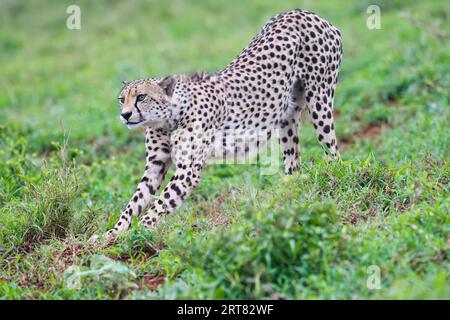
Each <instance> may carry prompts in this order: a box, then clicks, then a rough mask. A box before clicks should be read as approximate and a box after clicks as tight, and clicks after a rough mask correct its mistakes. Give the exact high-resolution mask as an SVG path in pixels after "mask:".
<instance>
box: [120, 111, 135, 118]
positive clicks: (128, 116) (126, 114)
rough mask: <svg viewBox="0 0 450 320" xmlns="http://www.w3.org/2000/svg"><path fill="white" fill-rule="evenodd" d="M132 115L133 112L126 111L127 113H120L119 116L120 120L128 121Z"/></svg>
mask: <svg viewBox="0 0 450 320" xmlns="http://www.w3.org/2000/svg"><path fill="white" fill-rule="evenodd" d="M132 113H133V112H130V111H128V112H124V113H121V114H120V115H121V116H122V118H124V119H125V120H128V119H130V117H131V114H132Z"/></svg>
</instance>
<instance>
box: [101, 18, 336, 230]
mask: <svg viewBox="0 0 450 320" xmlns="http://www.w3.org/2000/svg"><path fill="white" fill-rule="evenodd" d="M341 56H342V50H341V37H340V33H339V31H338V30H337V29H336V28H335V27H334V26H332V25H331V24H330V23H329V22H327V21H326V20H324V19H322V18H321V17H319V16H317V15H316V14H314V13H311V12H308V11H303V10H292V11H289V12H285V13H281V14H278V15H276V16H274V17H273V18H272V19H270V20H269V21H268V22H267V23H266V25H265V26H264V27H263V28H262V30H261V31H260V32H259V34H258V35H256V36H255V37H254V38H253V39H252V41H251V42H250V44H249V45H248V46H247V47H246V48H245V49H244V50H243V51H242V52H241V53H240V54H239V55H238V56H237V57H236V58H235V59H234V60H233V61H232V62H231V63H230V64H229V65H228V66H227V67H226V68H225V69H223V70H222V71H219V72H215V73H194V74H188V75H174V76H168V77H164V78H149V79H143V80H135V81H132V82H131V83H125V84H124V87H123V89H122V91H121V93H120V96H119V103H120V108H121V116H120V118H121V121H122V122H123V123H124V124H126V125H127V126H128V127H129V128H133V127H139V126H143V127H146V140H145V141H146V148H147V151H146V160H147V164H146V167H145V170H144V174H143V176H142V179H141V181H140V182H139V184H138V186H137V189H136V191H135V192H134V194H133V195H132V197H131V200H130V201H129V203H128V205H127V206H126V208H125V210H124V211H123V212H122V214H121V215H120V218H119V221H118V222H117V224H116V225H115V227H114V228H113V229H112V230H110V231H109V234H110V235H114V234H116V233H117V232H119V231H121V230H124V229H128V227H129V226H130V223H131V219H132V216H133V215H137V216H140V222H141V223H143V224H144V225H145V226H147V227H152V226H153V225H155V224H156V223H157V222H158V221H159V220H160V218H161V216H163V215H165V214H168V213H171V212H173V211H174V210H175V209H176V208H178V207H179V206H180V205H181V204H182V202H183V200H184V199H185V198H186V197H187V196H189V194H190V193H191V192H192V190H193V189H194V188H195V187H196V186H197V185H198V184H199V182H200V174H201V171H202V169H203V167H204V166H205V163H206V161H207V160H208V159H209V158H210V157H212V156H217V155H218V154H219V156H222V155H223V156H227V155H229V154H230V153H231V154H234V155H236V154H245V153H248V152H250V150H251V149H252V148H253V149H255V146H256V149H258V147H259V146H260V145H261V142H263V141H262V140H267V139H268V138H270V137H271V135H272V132H274V130H275V131H276V134H277V137H278V141H279V144H280V147H281V151H282V153H283V158H284V166H285V173H286V174H292V173H293V172H294V171H295V170H298V168H299V139H298V127H299V119H300V114H301V112H302V111H303V110H306V111H307V112H309V114H310V116H311V120H312V123H313V125H314V127H315V129H316V134H317V138H318V140H319V143H320V144H321V146H322V147H323V149H324V151H325V154H326V155H327V156H328V157H338V156H339V152H338V146H337V142H336V136H335V128H334V123H333V100H334V94H335V88H336V83H337V80H338V70H339V66H340V62H341ZM223 132H233V133H234V134H235V136H238V139H237V140H233V141H235V142H234V143H228V140H227V139H226V138H224V135H223ZM255 132H258V133H262V135H259V136H258V135H256V136H252V133H255ZM245 134H249V135H250V136H251V137H254V138H250V139H249V140H247V141H246V143H236V141H239V139H240V138H241V136H242V135H245ZM261 136H262V137H263V138H258V137H261ZM172 164H174V166H175V173H174V175H173V177H172V178H171V180H170V182H169V183H168V184H167V186H166V187H165V188H164V189H163V190H162V192H161V193H160V195H159V196H158V197H155V196H154V195H155V194H156V192H157V191H158V189H159V188H160V186H161V183H162V181H163V180H164V176H165V174H166V173H167V170H168V169H169V167H170V166H171V165H172Z"/></svg>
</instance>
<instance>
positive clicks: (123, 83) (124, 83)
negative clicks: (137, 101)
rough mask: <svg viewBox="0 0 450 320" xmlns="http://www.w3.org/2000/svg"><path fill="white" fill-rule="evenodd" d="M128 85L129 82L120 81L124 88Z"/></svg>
mask: <svg viewBox="0 0 450 320" xmlns="http://www.w3.org/2000/svg"><path fill="white" fill-rule="evenodd" d="M129 84H130V81H126V80H123V81H122V85H123V86H124V87H126V86H127V85H129Z"/></svg>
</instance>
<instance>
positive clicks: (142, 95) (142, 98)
mask: <svg viewBox="0 0 450 320" xmlns="http://www.w3.org/2000/svg"><path fill="white" fill-rule="evenodd" d="M146 96H147V95H146V94H140V95H138V96H137V101H143V100H144V99H145V97H146Z"/></svg>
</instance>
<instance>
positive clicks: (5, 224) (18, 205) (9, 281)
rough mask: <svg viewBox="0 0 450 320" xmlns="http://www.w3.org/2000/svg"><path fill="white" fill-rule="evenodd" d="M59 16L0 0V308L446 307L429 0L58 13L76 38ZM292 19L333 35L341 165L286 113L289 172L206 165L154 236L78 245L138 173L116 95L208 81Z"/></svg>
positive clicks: (138, 140) (443, 170)
mask: <svg viewBox="0 0 450 320" xmlns="http://www.w3.org/2000/svg"><path fill="white" fill-rule="evenodd" d="M373 2H375V3H377V4H379V5H380V6H381V10H382V20H381V22H382V29H381V30H369V29H367V28H366V18H367V14H366V13H365V11H366V8H367V6H368V5H369V4H373ZM70 4H72V2H70V1H56V0H55V1H39V2H18V1H6V0H5V1H1V2H0V25H1V28H0V65H1V66H2V68H1V73H0V88H2V90H1V91H0V257H1V259H0V298H2V299H30V298H39V299H85V298H93V299H118V298H122V299H123V298H125V299H143V298H188V299H194V298H227V299H229V298H236V299H243V298H255V299H267V298H288V299H299V298H302V299H303V298H304V299H386V298H392V299H401V298H408V299H411V298H418V299H449V298H450V286H449V285H448V283H449V273H448V270H449V267H450V266H449V262H448V251H449V246H450V216H449V211H450V210H449V206H450V205H449V203H450V202H449V196H450V193H449V172H450V170H449V164H448V150H450V143H449V137H450V132H449V127H448V123H449V120H450V112H449V95H448V88H449V87H450V57H449V55H448V52H449V51H450V42H449V41H448V38H443V37H439V36H437V35H436V34H433V32H431V33H430V32H429V31H428V30H440V31H443V32H446V33H447V34H448V33H449V32H450V24H449V17H450V6H449V4H448V1H428V2H425V1H400V0H397V1H346V2H345V4H344V3H341V2H337V1H335V2H330V1H303V2H300V3H299V2H298V1H271V0H267V1H244V2H243V1H237V0H236V1H235V0H230V1H226V2H220V1H200V0H198V1H190V2H189V3H188V2H185V1H181V0H180V1H178V0H175V1H170V2H167V1H149V2H147V1H145V2H144V1H142V2H140V1H131V3H130V2H129V1H127V2H123V1H95V2H92V1H78V4H79V5H80V7H81V11H82V24H81V26H82V29H81V30H68V29H67V28H66V27H65V23H66V21H65V20H66V17H67V14H66V13H65V11H66V7H67V6H68V5H70ZM296 7H301V8H304V9H309V10H313V11H315V12H316V13H318V14H320V15H321V16H323V17H325V18H326V19H328V20H329V21H331V22H332V23H333V24H334V25H336V26H337V27H338V28H339V29H340V30H341V32H342V34H343V42H344V59H343V63H342V72H341V76H340V83H339V85H338V88H337V91H336V110H337V111H338V113H339V114H338V118H337V120H336V128H337V134H338V139H339V140H340V141H342V144H341V147H342V148H341V149H342V151H341V154H342V161H341V162H338V163H327V162H326V161H325V160H324V159H323V155H322V152H321V150H320V147H319V146H318V144H317V142H316V138H315V136H314V132H313V131H314V130H313V128H312V125H311V124H310V123H309V121H308V119H305V121H304V122H303V123H302V127H301V136H300V141H301V145H302V170H301V172H300V173H298V174H296V175H294V176H292V177H285V176H284V175H283V174H282V168H280V170H279V172H278V173H277V174H275V175H273V176H264V175H261V174H260V167H259V166H251V165H245V166H244V165H240V166H224V165H212V166H210V167H208V168H207V170H206V171H205V172H204V174H203V177H202V179H203V180H202V183H201V185H200V186H199V188H198V189H197V190H195V192H194V193H193V194H192V196H191V197H190V198H189V199H188V201H187V202H186V204H185V205H183V206H182V207H181V208H180V209H179V210H178V211H177V213H176V214H175V215H172V216H170V217H168V218H167V219H166V220H165V221H164V222H162V223H161V224H160V225H158V226H157V227H156V228H155V229H154V230H151V231H148V230H145V229H143V228H141V227H140V226H138V225H137V224H136V222H134V224H133V228H132V229H131V230H130V231H129V232H126V233H124V234H122V235H121V236H120V237H119V238H118V240H117V243H116V244H114V245H113V246H110V247H106V248H98V247H94V246H92V245H90V244H89V242H88V239H89V237H90V236H92V235H93V234H99V233H103V232H105V231H106V230H108V229H109V228H111V227H112V226H113V225H114V223H115V221H116V219H117V217H118V215H119V213H120V210H121V209H122V208H123V207H124V206H125V205H126V202H127V201H128V197H129V196H130V195H131V192H132V190H134V187H135V186H136V184H137V182H138V180H139V178H140V175H141V171H142V169H143V166H144V153H145V151H144V148H143V133H142V131H141V130H136V131H128V130H127V129H126V128H125V127H123V125H122V124H121V123H120V122H119V121H118V107H117V103H116V96H117V92H118V91H119V89H120V81H121V80H124V79H126V80H131V79H136V78H141V77H148V76H156V75H166V74H172V73H181V72H189V71H195V70H204V71H212V70H218V69H221V68H223V67H224V66H225V65H226V64H227V63H228V62H229V61H230V60H231V59H232V58H233V57H234V56H235V55H236V54H237V53H238V52H239V51H240V50H241V49H242V48H243V47H245V46H246V45H247V44H248V42H249V40H250V39H251V38H252V37H253V36H254V35H255V34H256V33H257V32H258V30H259V28H260V27H261V26H262V25H263V24H264V22H265V21H266V20H267V19H268V18H270V17H271V16H273V15H274V14H276V13H278V12H281V11H285V10H289V9H292V8H296ZM237 8H238V10H237ZM401 12H409V13H410V14H411V16H412V17H413V18H414V19H417V20H418V21H421V23H422V24H423V25H425V26H426V28H418V27H416V26H414V25H413V24H411V22H410V21H408V20H407V19H405V18H402V16H401V14H400V13H401ZM370 266H376V268H377V270H379V271H380V288H379V289H370V287H368V286H367V281H368V280H369V279H370V276H371V273H370V270H371V269H368V268H369V267H370Z"/></svg>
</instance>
